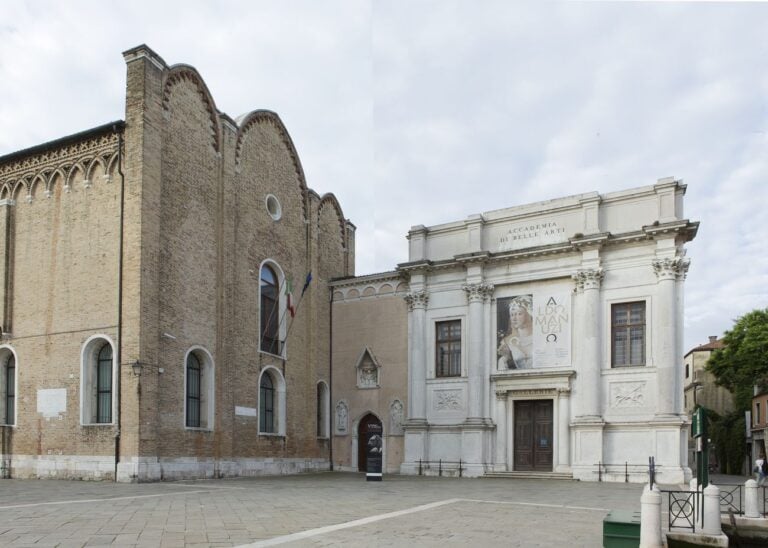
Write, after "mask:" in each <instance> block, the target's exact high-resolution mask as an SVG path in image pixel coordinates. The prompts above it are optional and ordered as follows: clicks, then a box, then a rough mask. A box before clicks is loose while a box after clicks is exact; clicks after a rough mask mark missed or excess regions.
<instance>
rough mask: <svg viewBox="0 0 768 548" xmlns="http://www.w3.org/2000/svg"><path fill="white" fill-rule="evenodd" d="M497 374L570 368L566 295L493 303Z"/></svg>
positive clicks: (568, 301) (522, 297) (568, 299)
mask: <svg viewBox="0 0 768 548" xmlns="http://www.w3.org/2000/svg"><path fill="white" fill-rule="evenodd" d="M496 330H497V333H496V358H497V367H498V370H499V371H508V370H511V369H539V368H545V367H570V366H571V295H570V293H568V292H567V291H563V292H548V293H540V294H538V293H537V294H535V295H534V294H530V293H529V294H525V295H515V296H512V297H504V298H500V299H497V300H496Z"/></svg>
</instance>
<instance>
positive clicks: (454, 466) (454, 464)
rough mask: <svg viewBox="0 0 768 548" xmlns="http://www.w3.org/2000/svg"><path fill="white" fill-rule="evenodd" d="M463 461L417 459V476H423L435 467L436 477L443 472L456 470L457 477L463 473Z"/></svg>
mask: <svg viewBox="0 0 768 548" xmlns="http://www.w3.org/2000/svg"><path fill="white" fill-rule="evenodd" d="M464 464H467V463H466V462H464V461H461V460H458V461H455V460H442V459H438V460H421V459H419V475H420V476H423V475H424V474H425V472H426V471H427V470H434V469H435V466H437V475H438V476H442V475H443V472H444V471H445V472H452V471H456V470H458V472H459V477H462V474H463V473H464V466H463V465H464Z"/></svg>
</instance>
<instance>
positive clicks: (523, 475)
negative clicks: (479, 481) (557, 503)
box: [483, 471, 573, 481]
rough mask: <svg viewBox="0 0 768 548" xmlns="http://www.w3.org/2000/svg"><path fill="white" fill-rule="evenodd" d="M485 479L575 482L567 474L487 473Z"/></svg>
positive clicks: (532, 472)
mask: <svg viewBox="0 0 768 548" xmlns="http://www.w3.org/2000/svg"><path fill="white" fill-rule="evenodd" d="M483 477H484V478H509V479H552V480H571V481H572V480H573V474H568V473H565V472H534V471H530V472H486V473H485V474H484V475H483Z"/></svg>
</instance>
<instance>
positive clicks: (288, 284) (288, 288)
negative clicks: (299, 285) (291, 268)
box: [285, 278, 296, 318]
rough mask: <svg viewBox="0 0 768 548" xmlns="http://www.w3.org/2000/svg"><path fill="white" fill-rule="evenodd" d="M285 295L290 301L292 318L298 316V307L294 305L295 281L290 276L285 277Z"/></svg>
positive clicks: (289, 310)
mask: <svg viewBox="0 0 768 548" xmlns="http://www.w3.org/2000/svg"><path fill="white" fill-rule="evenodd" d="M285 297H286V302H287V303H288V312H290V313H291V318H293V317H294V316H296V307H295V306H293V282H292V281H291V279H290V278H286V279H285Z"/></svg>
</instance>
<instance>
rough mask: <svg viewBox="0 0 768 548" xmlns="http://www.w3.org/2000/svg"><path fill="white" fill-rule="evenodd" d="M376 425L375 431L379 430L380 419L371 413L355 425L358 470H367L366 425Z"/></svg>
mask: <svg viewBox="0 0 768 548" xmlns="http://www.w3.org/2000/svg"><path fill="white" fill-rule="evenodd" d="M369 425H375V426H378V429H377V431H378V432H381V421H380V420H379V419H377V418H376V415H374V414H373V413H368V414H367V415H366V416H364V417H363V418H362V419H360V424H358V425H357V469H358V470H359V471H360V472H367V470H368V452H367V451H366V440H367V439H368V436H367V435H366V434H368V426H369Z"/></svg>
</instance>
